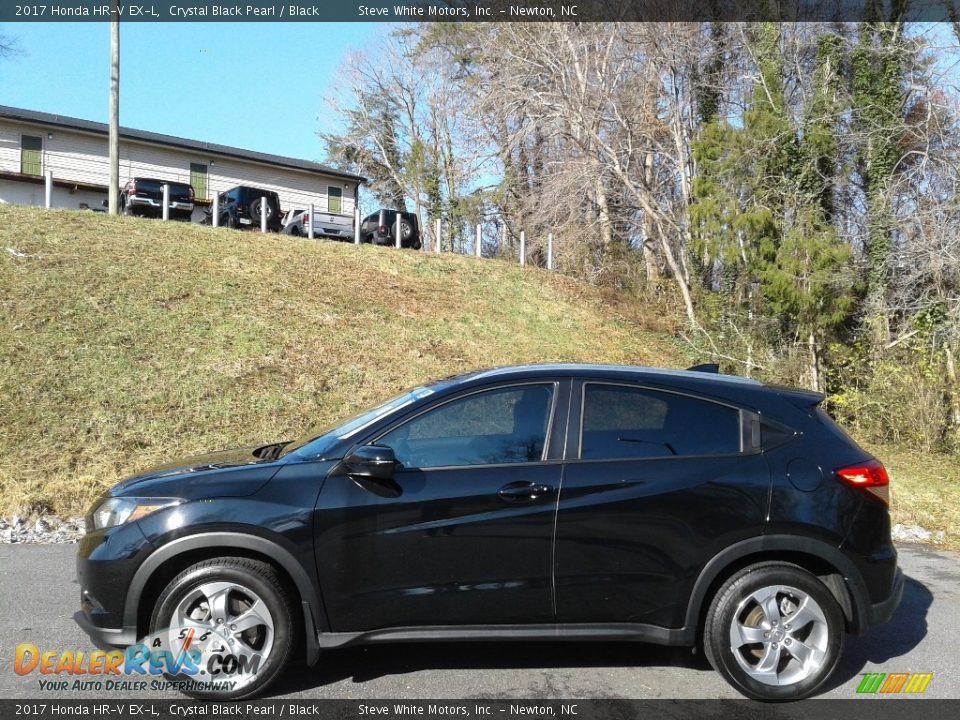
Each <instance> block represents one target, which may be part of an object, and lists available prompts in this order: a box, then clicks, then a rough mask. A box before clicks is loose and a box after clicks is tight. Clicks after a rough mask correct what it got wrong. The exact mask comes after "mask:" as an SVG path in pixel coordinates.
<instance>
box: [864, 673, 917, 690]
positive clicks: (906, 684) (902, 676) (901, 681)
mask: <svg viewBox="0 0 960 720" xmlns="http://www.w3.org/2000/svg"><path fill="white" fill-rule="evenodd" d="M861 677H862V678H863V679H862V680H861V681H860V684H859V685H857V692H858V693H861V694H870V695H872V694H875V693H883V694H886V695H893V694H897V693H912V694H919V693H922V692H923V691H924V690H926V689H927V685H929V684H930V681H931V680H932V679H933V673H863V675H862V676H861Z"/></svg>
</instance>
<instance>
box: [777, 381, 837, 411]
mask: <svg viewBox="0 0 960 720" xmlns="http://www.w3.org/2000/svg"><path fill="white" fill-rule="evenodd" d="M771 387H774V388H775V389H776V390H777V392H778V393H779V394H780V395H782V396H783V397H784V398H786V399H787V400H789V401H790V402H791V403H793V404H794V405H796V406H797V407H799V408H800V409H802V410H805V409H807V408H815V407H816V406H817V405H819V404H820V403H822V402H823V401H824V400H826V399H827V396H826V395H824V394H823V393H822V392H816V391H815V390H802V389H800V388H792V387H784V386H782V385H774V386H771Z"/></svg>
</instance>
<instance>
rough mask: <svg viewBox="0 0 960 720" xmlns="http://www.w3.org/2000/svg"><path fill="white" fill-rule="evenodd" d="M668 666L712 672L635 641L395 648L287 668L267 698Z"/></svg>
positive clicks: (677, 652)
mask: <svg viewBox="0 0 960 720" xmlns="http://www.w3.org/2000/svg"><path fill="white" fill-rule="evenodd" d="M657 666H672V667H678V668H679V667H682V668H687V669H690V670H699V671H710V672H712V669H711V668H710V665H709V663H707V661H706V660H705V659H704V658H703V655H702V654H700V653H697V654H694V653H693V651H692V650H691V649H690V648H671V647H663V646H660V645H648V644H646V643H639V642H561V641H557V642H461V643H445V642H441V643H402V644H401V643H398V644H389V645H369V646H366V647H351V648H343V649H340V650H330V651H325V652H324V653H323V654H322V655H321V657H320V663H319V664H318V665H317V666H316V667H312V668H308V667H304V666H303V665H300V666H297V667H295V668H291V669H290V670H289V671H288V672H286V673H285V674H284V676H283V678H282V679H281V680H278V681H277V683H276V685H273V686H271V688H270V691H269V692H268V696H274V695H286V694H289V693H297V692H303V691H307V690H310V689H312V688H316V687H322V686H324V685H329V684H332V683H336V682H340V681H342V680H350V681H352V682H355V683H364V682H369V681H371V680H375V679H377V678H381V677H385V676H390V675H403V674H405V673H411V672H417V671H422V670H524V669H542V668H551V669H552V668H590V667H625V668H631V667H636V668H642V667H657Z"/></svg>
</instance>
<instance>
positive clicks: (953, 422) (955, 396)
mask: <svg viewBox="0 0 960 720" xmlns="http://www.w3.org/2000/svg"><path fill="white" fill-rule="evenodd" d="M943 354H944V356H945V357H946V360H947V396H948V399H949V401H950V432H951V433H953V435H954V437H955V438H956V439H957V440H960V385H957V366H956V363H955V361H954V358H953V350H952V349H951V348H950V346H949V345H947V346H945V347H944V348H943Z"/></svg>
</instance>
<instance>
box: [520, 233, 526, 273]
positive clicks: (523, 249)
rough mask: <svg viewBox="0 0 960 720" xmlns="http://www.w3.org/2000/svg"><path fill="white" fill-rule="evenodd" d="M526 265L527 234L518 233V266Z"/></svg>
mask: <svg viewBox="0 0 960 720" xmlns="http://www.w3.org/2000/svg"><path fill="white" fill-rule="evenodd" d="M526 264H527V234H526V233H525V232H524V231H523V230H521V231H520V265H521V266H522V265H526Z"/></svg>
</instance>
